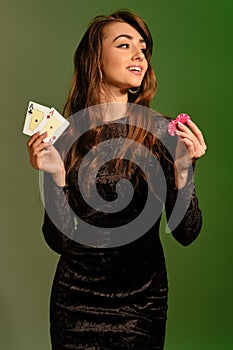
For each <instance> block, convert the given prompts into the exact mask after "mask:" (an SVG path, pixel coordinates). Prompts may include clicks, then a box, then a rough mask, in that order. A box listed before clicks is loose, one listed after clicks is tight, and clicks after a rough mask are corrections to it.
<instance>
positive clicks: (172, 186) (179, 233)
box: [163, 122, 206, 246]
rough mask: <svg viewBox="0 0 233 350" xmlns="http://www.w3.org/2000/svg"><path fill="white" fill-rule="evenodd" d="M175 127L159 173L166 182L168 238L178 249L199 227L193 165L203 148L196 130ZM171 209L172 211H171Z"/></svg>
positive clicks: (193, 237)
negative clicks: (173, 238)
mask: <svg viewBox="0 0 233 350" xmlns="http://www.w3.org/2000/svg"><path fill="white" fill-rule="evenodd" d="M189 127H190V128H188V127H187V126H185V125H183V124H179V129H180V130H179V131H177V136H178V137H173V138H171V137H170V136H169V135H166V137H170V139H169V140H168V141H167V142H166V144H169V145H170V146H171V150H170V152H171V154H170V153H169V152H168V151H167V150H165V151H164V153H165V157H164V160H163V169H164V173H165V177H166V181H167V199H166V203H165V211H166V216H167V219H168V222H169V224H170V228H171V231H172V235H173V236H174V237H175V239H176V240H177V241H178V242H180V243H181V244H182V245H185V246H186V245H189V244H191V243H192V242H193V241H194V240H195V239H196V237H197V236H198V234H199V232H200V230H201V227H202V215H201V210H200V208H199V205H198V199H197V196H196V190H195V185H194V174H193V171H194V167H195V161H196V160H197V159H198V158H200V157H201V156H202V155H204V153H205V150H206V145H205V142H204V138H203V135H202V133H201V131H200V130H199V129H198V127H197V126H196V125H195V124H194V123H193V122H190V123H189ZM174 208H175V210H174Z"/></svg>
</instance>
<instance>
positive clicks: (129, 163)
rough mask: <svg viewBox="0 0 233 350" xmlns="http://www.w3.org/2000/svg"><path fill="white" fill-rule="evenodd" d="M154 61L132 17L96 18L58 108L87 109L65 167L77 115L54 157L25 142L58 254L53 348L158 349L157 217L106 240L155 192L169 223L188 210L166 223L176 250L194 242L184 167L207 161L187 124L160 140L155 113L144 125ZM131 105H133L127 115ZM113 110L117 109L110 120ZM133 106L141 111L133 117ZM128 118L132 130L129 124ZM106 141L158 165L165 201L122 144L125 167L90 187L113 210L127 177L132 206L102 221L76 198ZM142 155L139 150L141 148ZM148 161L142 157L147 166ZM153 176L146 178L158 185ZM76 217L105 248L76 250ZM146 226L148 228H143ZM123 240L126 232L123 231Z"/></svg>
mask: <svg viewBox="0 0 233 350" xmlns="http://www.w3.org/2000/svg"><path fill="white" fill-rule="evenodd" d="M151 54H152V38H151V35H150V32H149V30H148V28H147V26H146V24H145V22H144V21H143V20H142V19H140V18H139V17H138V16H137V15H135V14H132V13H129V12H126V11H118V12H115V13H113V14H112V15H110V16H98V17H96V18H95V19H94V20H93V21H92V23H91V24H90V26H89V28H88V30H87V32H86V33H85V35H84V36H83V38H82V40H81V42H80V44H79V46H78V48H77V51H76V54H75V73H74V79H73V84H72V88H71V91H70V94H69V97H68V100H67V103H66V105H65V110H64V112H65V115H66V116H70V115H71V114H75V113H77V112H79V111H81V110H83V109H84V108H89V107H90V108H89V109H88V113H87V115H88V116H87V117H86V119H84V120H88V123H89V124H88V125H89V127H88V128H89V129H88V131H86V132H83V133H81V134H82V135H81V136H80V138H78V139H77V140H76V141H75V142H74V143H73V144H72V147H71V148H70V149H69V151H68V153H66V152H63V156H64V158H65V159H64V161H63V157H62V156H61V155H60V153H61V154H62V150H61V148H62V144H63V143H62V142H63V141H64V140H65V139H69V137H71V135H72V133H73V134H74V128H75V126H74V124H75V118H76V120H79V114H76V115H74V118H73V119H72V123H71V128H70V130H69V133H67V135H66V136H65V137H64V139H63V141H60V140H59V141H60V143H59V144H58V145H56V147H57V149H58V150H59V151H58V150H57V149H55V147H54V146H52V145H50V144H48V143H45V142H43V140H44V138H45V137H46V134H42V135H40V134H35V135H33V136H32V137H31V138H30V140H29V142H28V151H29V154H30V161H31V164H32V166H33V167H34V168H36V169H40V170H43V171H44V172H45V180H46V181H45V186H48V188H47V189H45V205H46V211H45V217H44V225H43V233H44V237H45V240H46V241H47V243H48V244H49V246H50V247H51V248H52V249H53V250H55V251H56V252H58V253H59V254H61V257H60V260H59V262H58V266H57V270H56V274H55V278H54V282H53V287H52V294H51V304H50V322H51V342H52V348H53V349H54V350H55V349H121V350H122V349H140V350H141V349H163V346H164V336H165V326H166V314H167V295H168V286H167V276H166V267H165V261H164V255H163V250H162V246H161V243H160V239H159V224H160V218H161V215H158V218H157V219H156V220H155V222H154V223H153V225H151V226H152V227H150V228H149V229H147V231H145V232H142V234H141V236H140V237H136V239H134V238H135V237H134V235H133V237H134V238H132V237H131V238H129V240H128V241H127V242H126V243H125V244H123V243H122V241H121V242H118V243H119V244H117V243H114V244H113V245H111V244H105V243H106V242H109V241H110V242H111V238H112V236H111V234H109V232H110V231H111V228H112V227H123V225H126V227H129V226H127V225H128V224H129V223H130V221H132V220H134V219H135V218H136V217H137V215H140V214H141V213H143V208H144V206H145V203H146V201H147V198H148V197H147V193H150V192H153V193H154V194H155V195H154V197H153V198H154V202H156V203H157V204H158V208H159V209H158V210H160V209H161V206H162V204H163V202H165V210H166V215H167V217H168V219H169V218H170V216H171V215H172V212H173V209H174V206H175V203H176V199H177V198H178V194H179V205H180V208H186V209H187V210H186V209H185V212H184V214H183V216H182V217H181V218H180V220H179V222H178V223H177V224H176V225H173V226H174V227H173V230H172V235H173V236H174V237H175V239H176V240H178V241H179V242H180V243H181V244H183V245H188V244H190V243H192V242H193V241H194V240H195V238H196V237H197V235H198V234H199V232H200V229H201V223H202V219H201V212H200V209H199V207H198V200H197V197H196V193H195V188H194V185H193V177H192V169H193V166H191V165H190V164H191V163H192V165H194V163H195V160H196V159H198V158H199V157H201V156H202V155H203V154H204V153H205V150H206V145H205V142H204V139H203V136H202V133H201V131H200V130H199V129H198V127H197V126H196V125H195V124H194V123H193V122H191V121H190V122H189V123H188V126H186V125H184V124H179V130H178V131H177V132H176V133H177V136H175V137H172V136H170V135H169V134H168V133H167V123H168V120H167V119H166V118H162V117H158V116H157V117H156V113H155V118H154V119H152V121H153V120H154V121H156V123H155V124H156V127H155V128H154V129H153V127H151V126H150V127H149V130H150V131H148V123H149V122H148V120H149V119H150V118H148V119H147V112H145V113H144V109H146V110H147V108H146V107H149V105H150V102H151V99H152V97H153V95H154V93H155V90H156V81H155V76H154V73H153V70H152V68H151V66H150V58H151ZM116 102H117V104H116ZM129 102H130V103H131V104H133V105H130V108H129V109H127V106H128V103H129ZM99 104H100V106H107V107H108V106H110V108H107V109H106V111H105V113H104V114H101V113H100V115H102V116H103V117H102V121H101V123H99V124H98V123H97V124H96V125H95V124H94V123H93V119H92V118H91V117H92V115H93V114H95V111H96V110H92V109H91V106H95V105H99ZM112 105H114V106H115V105H117V108H116V109H114V113H112V109H111V106H112ZM134 106H136V107H137V108H138V109H136V112H135V111H134V110H133V109H134ZM141 108H142V109H141ZM143 108H144V109H143ZM126 110H127V115H126V116H124V115H125V113H126ZM132 110H133V112H132ZM135 113H136V115H137V118H138V119H137V122H138V125H139V126H137V125H135V123H133V122H132V123H130V122H129V120H128V119H127V118H128V115H130V114H135ZM97 114H98V113H97ZM149 114H150V113H149V112H148V115H149ZM88 118H89V119H88ZM92 124H94V125H92ZM143 125H145V128H144V127H142V126H143ZM151 130H152V131H153V130H154V132H151ZM107 139H114V140H117V142H119V143H120V142H121V141H122V140H124V139H127V140H128V139H131V140H133V141H134V147H135V148H133V151H132V150H131V153H130V157H133V154H134V153H135V154H136V153H137V147H138V145H144V146H146V147H147V149H149V151H150V153H153V154H154V155H155V157H156V159H157V160H158V164H159V166H158V164H157V166H156V167H155V168H156V169H162V173H163V176H164V177H165V182H166V191H167V194H166V196H165V197H164V198H163V200H161V198H162V197H163V194H164V193H162V192H163V191H160V185H159V184H160V182H159V181H161V184H162V182H163V176H161V177H158V179H159V180H158V181H157V180H156V181H157V182H156V185H155V188H153V186H152V191H151V188H150V186H149V185H148V183H147V181H146V176H145V173H144V172H143V171H141V170H140V167H139V166H138V165H137V164H136V163H135V162H134V161H133V160H132V159H133V158H130V157H128V158H127V156H126V155H127V154H128V153H127V150H128V148H127V147H128V145H127V144H123V147H122V148H121V151H122V154H123V155H124V156H125V159H124V156H123V157H120V156H117V155H115V156H114V157H112V159H111V160H109V161H106V162H105V164H102V163H101V164H102V165H101V166H99V172H98V173H97V177H96V187H97V189H98V193H99V194H100V195H101V196H102V197H103V199H104V200H105V202H108V203H111V202H114V200H115V199H116V198H117V189H116V186H117V183H118V182H119V180H121V179H127V180H129V181H131V183H132V185H133V187H134V194H133V197H132V201H131V202H130V203H129V204H128V205H127V206H126V207H125V208H121V210H120V211H118V212H111V211H108V212H105V213H103V212H102V211H100V210H98V209H97V210H95V209H93V208H91V206H90V205H88V204H86V203H85V201H84V199H83V196H82V195H81V190H80V186H81V183H82V181H80V179H79V178H78V172H79V169H80V167H81V165H82V161H84V163H85V161H86V160H85V159H84V158H85V155H86V154H87V153H88V152H89V151H90V150H92V149H95V146H96V145H98V144H99V143H101V142H103V141H105V140H107ZM161 140H163V141H164V140H166V141H164V142H162V141H161ZM166 142H168V144H169V147H170V149H169V151H168V148H169V147H168V148H167V147H166ZM182 145H185V147H184V148H185V151H186V153H184V151H182ZM141 150H142V152H144V151H143V148H142V149H141ZM108 151H109V152H113V153H112V154H113V155H114V154H115V153H114V151H115V144H114V145H113V147H111V144H110V148H109V149H107V152H106V153H108ZM64 153H65V154H64ZM117 154H118V153H117ZM98 156H99V154H98V152H96V153H94V158H93V159H92V160H90V161H89V168H88V167H86V169H87V170H86V173H85V172H84V175H83V178H82V179H83V181H84V182H85V177H86V176H87V174H89V173H92V171H94V170H95V168H96V166H97V167H98V164H100V163H98V162H97V163H96V162H95V160H96V159H98ZM144 156H145V154H144ZM173 158H174V159H175V160H174V159H173ZM87 162H88V161H87ZM150 162H151V159H150V157H149V158H148V159H146V164H150ZM88 169H89V170H88ZM156 171H157V170H156ZM156 171H155V172H154V173H152V174H150V175H149V178H150V176H151V179H153V177H156V174H155V173H156ZM158 172H159V171H158ZM88 176H89V175H88ZM88 176H87V177H88ZM86 182H88V181H86ZM88 184H89V182H88V183H86V185H87V188H88ZM122 186H123V185H122ZM153 190H154V191H153ZM127 191H128V190H124V186H123V187H121V192H119V193H118V194H119V195H121V194H122V195H123V196H124V194H125V193H127ZM88 193H89V195H90V193H91V192H90V191H89V192H88V190H87V196H88ZM89 197H91V195H90V196H89ZM122 198H123V197H122ZM67 200H68V202H67ZM67 203H69V205H67ZM161 203H162V204H161ZM157 204H156V205H157ZM68 207H69V208H68ZM70 208H71V209H72V210H70ZM156 208H157V207H156ZM156 210H157V209H156ZM75 214H77V218H76V219H77V220H76V221H75V220H74V215H75ZM72 215H73V217H72ZM78 218H80V219H81V220H83V221H85V222H86V223H89V224H90V225H92V226H93V227H95V228H96V231H98V228H101V227H103V228H104V229H105V230H106V232H107V238H108V240H105V238H103V240H102V242H101V244H102V245H101V244H99V245H98V244H96V246H95V244H86V245H85V244H83V243H82V242H83V241H82V238H81V237H82V229H79V219H78ZM81 220H80V222H81ZM144 225H145V227H146V220H145V222H144ZM77 227H78V228H77ZM108 228H109V230H110V231H108ZM101 232H102V231H101ZM128 233H129V234H132V232H130V230H128ZM74 235H76V237H75V239H74ZM126 235H127V233H126ZM83 236H85V235H83ZM131 236H132V235H131ZM84 238H85V237H84Z"/></svg>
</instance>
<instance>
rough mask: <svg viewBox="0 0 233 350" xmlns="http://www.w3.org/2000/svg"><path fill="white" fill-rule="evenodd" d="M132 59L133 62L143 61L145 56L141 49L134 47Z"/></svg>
mask: <svg viewBox="0 0 233 350" xmlns="http://www.w3.org/2000/svg"><path fill="white" fill-rule="evenodd" d="M132 58H133V59H134V60H139V61H143V59H144V58H145V56H144V53H143V52H142V50H141V48H138V47H136V46H135V49H134V52H133V56H132Z"/></svg>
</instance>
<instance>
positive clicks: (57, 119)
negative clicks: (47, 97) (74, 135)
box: [34, 107, 70, 143]
mask: <svg viewBox="0 0 233 350" xmlns="http://www.w3.org/2000/svg"><path fill="white" fill-rule="evenodd" d="M69 124H70V123H69V122H68V120H67V119H65V118H64V117H63V116H62V115H61V114H60V113H58V111H56V109H55V108H53V107H52V108H51V109H50V110H49V112H48V113H46V115H45V117H44V119H43V120H42V121H41V122H40V124H39V125H38V127H37V128H36V129H35V130H34V132H37V131H40V133H41V134H42V133H44V132H45V131H47V133H48V134H47V137H46V138H45V139H44V142H51V143H54V142H55V141H56V140H57V139H58V137H59V136H61V134H62V133H63V132H64V130H65V129H66V128H67V127H68V125H69Z"/></svg>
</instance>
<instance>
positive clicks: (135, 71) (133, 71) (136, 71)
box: [126, 65, 142, 75]
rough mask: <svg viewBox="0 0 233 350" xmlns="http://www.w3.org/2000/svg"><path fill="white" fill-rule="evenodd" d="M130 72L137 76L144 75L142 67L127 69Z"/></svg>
mask: <svg viewBox="0 0 233 350" xmlns="http://www.w3.org/2000/svg"><path fill="white" fill-rule="evenodd" d="M126 69H127V70H128V71H129V72H132V73H134V74H136V75H141V74H142V67H141V66H133V65H132V66H129V67H127V68H126Z"/></svg>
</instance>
